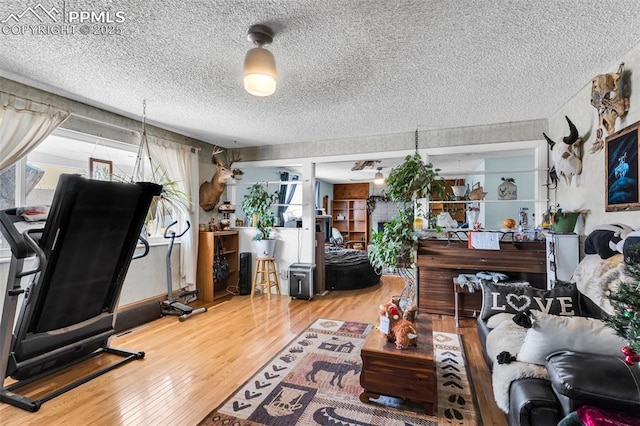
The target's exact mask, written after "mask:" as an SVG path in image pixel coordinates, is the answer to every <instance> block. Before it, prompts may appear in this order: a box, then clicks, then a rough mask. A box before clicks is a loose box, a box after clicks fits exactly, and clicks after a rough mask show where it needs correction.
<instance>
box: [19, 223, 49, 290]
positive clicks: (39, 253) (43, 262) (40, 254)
mask: <svg viewBox="0 0 640 426" xmlns="http://www.w3.org/2000/svg"><path fill="white" fill-rule="evenodd" d="M31 233H34V234H35V233H40V234H41V233H42V229H27V230H26V231H24V232H23V233H22V236H23V237H24V242H25V243H27V245H28V246H29V247H30V248H31V250H33V251H34V252H35V253H36V258H37V259H38V264H37V265H36V267H35V268H33V269H29V270H26V271H22V272H20V273H18V274H16V277H17V278H22V277H26V276H27V275H32V274H35V273H37V272H40V271H42V270H43V269H46V267H47V256H45V254H44V251H43V250H42V248H40V245H39V244H38V243H37V242H36V240H34V239H33V238H32V237H31V235H29V234H31Z"/></svg>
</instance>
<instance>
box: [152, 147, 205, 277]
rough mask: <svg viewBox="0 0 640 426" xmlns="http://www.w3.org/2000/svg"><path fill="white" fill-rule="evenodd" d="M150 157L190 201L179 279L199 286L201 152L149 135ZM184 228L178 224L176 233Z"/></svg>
mask: <svg viewBox="0 0 640 426" xmlns="http://www.w3.org/2000/svg"><path fill="white" fill-rule="evenodd" d="M147 141H148V143H149V144H148V145H149V151H150V153H149V154H150V156H151V159H152V161H153V163H154V164H153V166H154V167H159V168H160V169H161V173H165V174H166V177H167V178H169V179H171V180H175V181H176V186H177V189H179V190H180V191H182V192H184V194H185V195H186V197H187V199H188V200H189V201H190V202H189V203H188V205H187V206H186V210H187V211H185V212H183V213H184V214H185V215H186V216H187V218H188V220H189V222H190V223H191V229H189V231H188V232H187V233H186V234H184V235H183V236H182V238H181V239H180V278H181V280H184V282H185V283H186V284H187V285H195V283H196V267H197V259H196V258H197V255H198V222H197V221H198V217H197V209H196V208H194V206H197V205H198V199H197V198H198V190H197V188H196V187H195V186H196V185H197V180H198V179H197V166H198V153H197V152H196V150H195V148H192V147H190V146H187V145H183V144H179V143H174V142H170V141H167V140H164V139H160V138H157V137H154V136H147ZM184 226H185V225H180V224H178V230H177V231H176V232H177V233H180V232H182V230H183V229H184Z"/></svg>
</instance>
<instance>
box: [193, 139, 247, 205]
mask: <svg viewBox="0 0 640 426" xmlns="http://www.w3.org/2000/svg"><path fill="white" fill-rule="evenodd" d="M223 152H224V150H223V149H221V148H219V147H217V146H214V147H213V153H212V154H211V162H212V163H213V164H214V165H215V166H216V171H215V173H214V174H213V176H212V177H211V181H204V183H203V184H202V185H200V207H202V210H204V211H206V212H208V211H211V210H213V209H214V208H215V207H216V206H217V205H218V203H219V202H220V196H221V195H222V193H223V192H224V190H225V189H226V188H227V182H228V181H229V179H233V178H235V177H236V176H240V175H243V174H244V173H243V172H242V170H240V169H232V168H231V166H232V165H233V163H235V162H236V161H241V158H240V157H236V156H235V155H233V156H232V158H231V159H229V158H228V156H227V158H226V159H225V161H222V160H221V159H220V158H219V157H218V154H222V153H223Z"/></svg>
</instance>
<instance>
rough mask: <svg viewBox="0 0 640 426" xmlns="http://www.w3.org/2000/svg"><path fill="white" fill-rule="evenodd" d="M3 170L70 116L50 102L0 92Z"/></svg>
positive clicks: (1, 168) (0, 161)
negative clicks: (43, 102)
mask: <svg viewBox="0 0 640 426" xmlns="http://www.w3.org/2000/svg"><path fill="white" fill-rule="evenodd" d="M0 106H1V109H0V172H2V171H3V170H4V169H6V168H8V167H9V166H11V165H12V164H14V163H15V162H17V161H18V160H19V159H20V158H22V157H24V156H25V155H27V154H28V153H29V152H30V151H31V150H32V149H34V148H35V147H36V146H38V144H39V143H40V142H42V141H43V140H44V139H45V138H46V137H47V136H49V135H50V134H51V132H53V131H54V130H55V129H57V128H58V126H60V125H61V124H62V123H63V122H64V120H66V119H67V117H69V113H68V112H67V111H62V110H60V109H58V108H54V107H52V106H49V105H43V104H38V103H36V102H32V101H30V100H25V99H20V98H17V97H15V96H13V95H9V94H8V93H4V92H0Z"/></svg>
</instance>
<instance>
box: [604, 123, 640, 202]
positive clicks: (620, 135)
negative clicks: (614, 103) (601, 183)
mask: <svg viewBox="0 0 640 426" xmlns="http://www.w3.org/2000/svg"><path fill="white" fill-rule="evenodd" d="M638 128H640V121H639V122H637V123H634V124H632V125H631V126H628V127H626V128H624V129H622V130H620V131H619V132H617V133H614V134H612V135H610V136H608V137H607V139H606V142H605V161H606V164H605V166H606V176H605V185H606V186H605V194H606V197H607V199H606V202H605V211H608V212H615V211H626V210H640V194H639V190H638Z"/></svg>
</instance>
